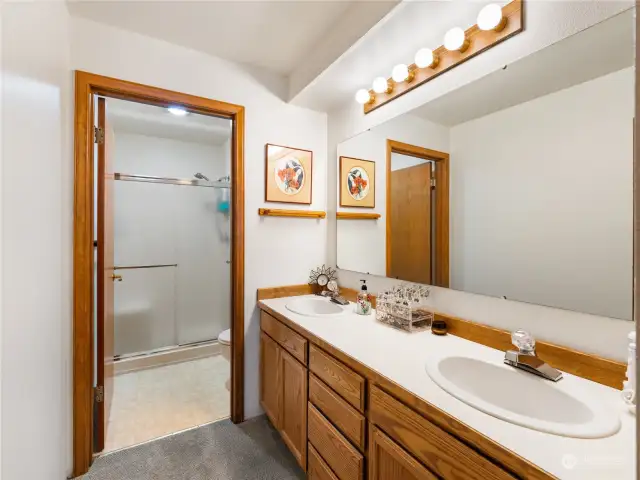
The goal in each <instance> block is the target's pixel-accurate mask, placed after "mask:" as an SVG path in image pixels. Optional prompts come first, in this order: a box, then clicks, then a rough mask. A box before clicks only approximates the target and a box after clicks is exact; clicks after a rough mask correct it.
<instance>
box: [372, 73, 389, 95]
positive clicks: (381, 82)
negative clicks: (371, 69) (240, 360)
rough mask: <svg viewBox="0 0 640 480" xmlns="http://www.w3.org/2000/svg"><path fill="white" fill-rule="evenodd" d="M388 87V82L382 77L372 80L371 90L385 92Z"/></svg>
mask: <svg viewBox="0 0 640 480" xmlns="http://www.w3.org/2000/svg"><path fill="white" fill-rule="evenodd" d="M388 89H389V82H388V81H387V79H386V78H384V77H376V78H375V79H374V80H373V91H374V92H376V93H385V92H386V91H387V90H388Z"/></svg>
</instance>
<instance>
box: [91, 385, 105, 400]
mask: <svg viewBox="0 0 640 480" xmlns="http://www.w3.org/2000/svg"><path fill="white" fill-rule="evenodd" d="M93 395H94V398H95V400H96V403H102V402H104V386H103V385H98V386H97V387H95V388H94V389H93Z"/></svg>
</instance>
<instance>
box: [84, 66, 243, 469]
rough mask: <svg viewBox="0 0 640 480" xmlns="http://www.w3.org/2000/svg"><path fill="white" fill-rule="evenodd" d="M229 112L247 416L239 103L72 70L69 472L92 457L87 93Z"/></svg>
mask: <svg viewBox="0 0 640 480" xmlns="http://www.w3.org/2000/svg"><path fill="white" fill-rule="evenodd" d="M94 94H97V95H103V96H106V97H112V98H119V99H123V100H131V101H135V102H141V103H146V104H150V105H157V106H161V107H168V106H170V105H176V104H178V105H182V106H184V107H185V108H187V109H188V110H189V111H191V112H195V113H200V114H204V115H211V116H216V117H221V118H228V119H230V120H231V121H232V125H233V148H232V162H231V182H232V183H231V185H232V189H231V204H232V205H231V208H232V210H231V211H232V216H231V230H232V248H231V257H232V269H231V282H232V285H231V291H232V293H231V296H232V298H231V306H232V322H231V337H232V338H231V339H232V341H231V343H232V345H231V385H232V388H231V420H232V421H233V422H234V423H239V422H242V421H243V420H244V122H245V119H244V107H242V106H240V105H233V104H230V103H225V102H220V101H217V100H211V99H208V98H204V97H198V96H194V95H189V94H185V93H179V92H173V91H170V90H164V89H161V88H156V87H151V86H147V85H141V84H138V83H133V82H128V81H124V80H118V79H115V78H110V77H103V76H100V75H94V74H91V73H86V72H81V71H76V72H75V119H74V146H75V160H74V162H75V179H74V220H73V221H74V224H73V228H74V237H73V476H74V477H76V476H79V475H82V474H84V473H86V472H87V471H88V470H89V467H90V466H91V461H92V457H93V341H92V338H93V321H92V313H93V194H94V192H93V188H94V187H93V175H94V171H93V117H94V111H93V102H92V95H94Z"/></svg>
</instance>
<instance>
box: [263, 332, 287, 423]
mask: <svg viewBox="0 0 640 480" xmlns="http://www.w3.org/2000/svg"><path fill="white" fill-rule="evenodd" d="M281 402H282V349H281V348H280V346H279V345H278V344H277V343H276V342H274V341H273V340H271V338H270V337H269V336H268V335H266V334H265V333H264V332H260V405H262V408H263V409H264V411H265V413H266V414H267V417H269V420H271V423H272V424H273V426H274V427H275V428H276V429H280V421H281V420H280V412H281V410H282V409H281V408H280V407H281Z"/></svg>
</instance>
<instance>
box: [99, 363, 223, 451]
mask: <svg viewBox="0 0 640 480" xmlns="http://www.w3.org/2000/svg"><path fill="white" fill-rule="evenodd" d="M229 372H230V367H229V362H228V361H227V360H225V359H224V357H222V355H214V356H212V357H207V358H202V359H198V360H192V361H188V362H182V363H176V364H173V365H166V366H162V367H156V368H151V369H148V370H140V371H137V372H131V373H125V374H122V375H117V376H116V377H115V382H114V396H113V403H112V405H111V415H110V417H109V424H108V426H107V438H106V442H105V449H104V451H105V452H110V451H113V450H118V449H121V448H124V447H129V446H131V445H136V444H138V443H142V442H146V441H148V440H152V439H154V438H158V437H161V436H164V435H168V434H171V433H175V432H178V431H181V430H184V429H186V428H191V427H194V426H197V425H202V424H205V423H209V422H213V421H215V420H219V419H221V418H225V417H228V416H229V409H230V395H229V391H228V390H227V389H226V387H225V381H226V380H227V379H228V378H229Z"/></svg>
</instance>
